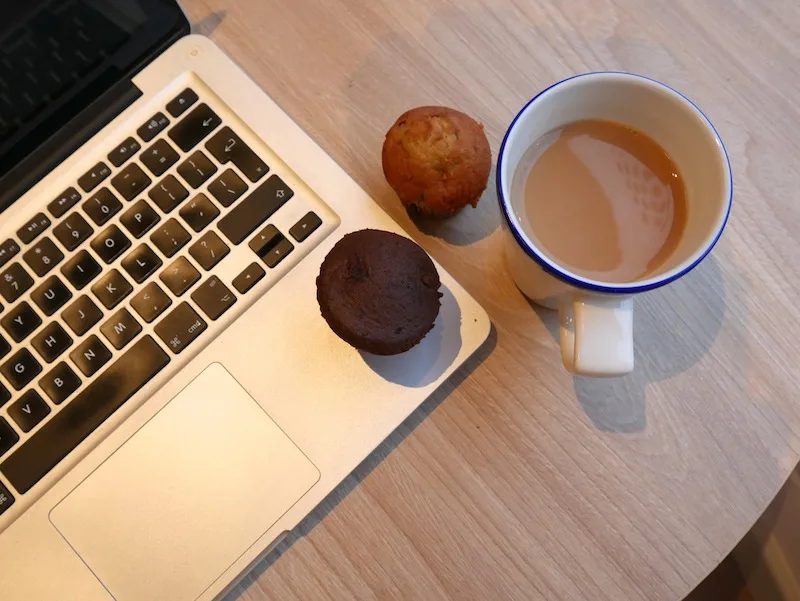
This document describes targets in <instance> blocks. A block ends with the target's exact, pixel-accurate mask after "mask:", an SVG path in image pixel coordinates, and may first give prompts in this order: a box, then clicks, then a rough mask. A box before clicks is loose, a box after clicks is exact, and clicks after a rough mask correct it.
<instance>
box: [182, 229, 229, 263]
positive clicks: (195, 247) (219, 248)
mask: <svg viewBox="0 0 800 601" xmlns="http://www.w3.org/2000/svg"><path fill="white" fill-rule="evenodd" d="M229 252H231V249H230V248H228V245H227V244H225V243H224V242H223V241H222V239H221V238H220V237H219V236H217V234H216V232H206V233H205V234H204V235H203V237H202V238H200V239H199V240H198V241H197V242H195V243H194V244H192V245H191V246H190V247H189V254H190V255H192V258H193V259H194V260H195V261H197V262H198V263H199V264H200V267H202V268H203V269H205V270H206V271H209V270H210V269H211V268H213V267H214V265H216V264H217V263H219V262H220V261H221V260H222V259H223V257H225V256H226V255H227V254H228V253H229Z"/></svg>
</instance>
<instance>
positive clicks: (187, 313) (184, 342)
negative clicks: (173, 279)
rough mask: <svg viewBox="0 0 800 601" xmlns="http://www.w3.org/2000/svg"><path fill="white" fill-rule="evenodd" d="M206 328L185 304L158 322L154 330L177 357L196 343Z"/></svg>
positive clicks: (204, 323)
mask: <svg viewBox="0 0 800 601" xmlns="http://www.w3.org/2000/svg"><path fill="white" fill-rule="evenodd" d="M206 327H207V326H206V322H205V321H203V319H202V318H201V317H200V316H199V315H198V314H197V312H196V311H195V310H194V309H192V307H191V306H189V304H188V303H185V302H184V303H181V304H180V305H178V306H177V307H175V309H173V310H172V312H170V313H169V314H168V315H167V316H166V317H165V318H164V319H162V320H161V321H160V322H158V325H156V327H155V328H154V329H155V332H156V334H158V336H159V338H161V340H163V341H164V344H166V345H167V346H168V347H169V350H171V351H172V352H173V353H175V354H176V355H177V354H179V353H181V352H182V351H183V349H185V348H186V347H187V346H189V345H190V344H191V343H192V342H194V339H195V338H197V337H198V336H199V335H200V334H201V333H202V332H203V331H204V330H205V329H206Z"/></svg>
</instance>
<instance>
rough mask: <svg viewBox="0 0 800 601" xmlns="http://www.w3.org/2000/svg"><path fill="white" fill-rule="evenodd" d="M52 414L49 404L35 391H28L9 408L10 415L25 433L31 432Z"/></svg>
mask: <svg viewBox="0 0 800 601" xmlns="http://www.w3.org/2000/svg"><path fill="white" fill-rule="evenodd" d="M49 413H50V407H48V406H47V402H46V401H45V400H44V399H43V398H42V397H40V396H39V393H38V392H36V391H35V390H28V391H27V392H26V393H25V394H23V395H22V396H21V397H20V398H19V400H18V401H16V402H15V403H13V404H12V405H11V406H10V407H9V408H8V415H9V417H11V419H13V420H14V421H15V422H17V425H18V426H19V427H20V429H21V430H22V431H23V432H30V431H31V430H33V429H34V428H35V427H36V426H37V425H38V424H39V422H40V421H42V420H43V419H44V418H45V417H47V415H48V414H49Z"/></svg>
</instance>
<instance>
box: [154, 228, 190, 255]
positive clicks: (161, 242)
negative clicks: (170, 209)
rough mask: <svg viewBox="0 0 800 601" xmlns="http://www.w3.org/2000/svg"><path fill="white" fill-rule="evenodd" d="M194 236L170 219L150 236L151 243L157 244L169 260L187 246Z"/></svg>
mask: <svg viewBox="0 0 800 601" xmlns="http://www.w3.org/2000/svg"><path fill="white" fill-rule="evenodd" d="M191 239H192V236H191V235H190V234H189V232H187V231H186V230H185V229H184V228H183V226H182V225H181V224H180V223H178V222H177V220H175V219H169V220H168V221H165V222H164V223H162V224H161V225H159V226H158V227H157V228H156V231H155V232H154V233H153V234H152V235H151V236H150V241H151V242H152V243H153V244H155V246H156V248H157V249H158V250H160V251H161V253H162V254H163V255H164V256H165V257H167V258H169V257H171V256H172V255H174V254H175V253H176V252H178V251H179V250H180V249H181V248H183V247H184V246H186V243H187V242H189V240H191Z"/></svg>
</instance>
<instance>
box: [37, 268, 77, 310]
mask: <svg viewBox="0 0 800 601" xmlns="http://www.w3.org/2000/svg"><path fill="white" fill-rule="evenodd" d="M71 298H72V293H71V292H70V291H69V289H68V288H67V287H66V286H65V285H64V283H63V282H62V281H61V280H60V279H58V277H57V276H54V275H52V276H50V277H49V278H47V279H46V280H45V281H44V282H43V283H42V284H41V285H40V286H39V287H38V288H36V289H35V290H34V291H33V292H31V300H33V302H35V303H36V304H37V305H38V307H39V309H41V310H42V313H44V314H45V315H52V314H53V313H55V312H56V311H58V310H59V309H60V308H61V307H63V306H64V305H65V304H66V303H67V301H68V300H69V299H71Z"/></svg>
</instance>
